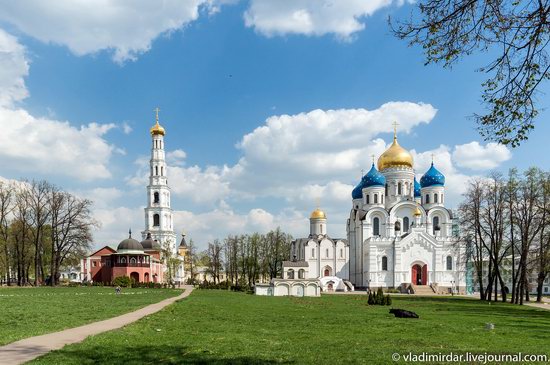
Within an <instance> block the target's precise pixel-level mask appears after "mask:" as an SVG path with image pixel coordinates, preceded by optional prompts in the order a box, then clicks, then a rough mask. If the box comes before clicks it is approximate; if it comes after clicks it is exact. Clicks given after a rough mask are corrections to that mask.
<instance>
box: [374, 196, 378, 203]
mask: <svg viewBox="0 0 550 365" xmlns="http://www.w3.org/2000/svg"><path fill="white" fill-rule="evenodd" d="M374 204H378V194H374Z"/></svg>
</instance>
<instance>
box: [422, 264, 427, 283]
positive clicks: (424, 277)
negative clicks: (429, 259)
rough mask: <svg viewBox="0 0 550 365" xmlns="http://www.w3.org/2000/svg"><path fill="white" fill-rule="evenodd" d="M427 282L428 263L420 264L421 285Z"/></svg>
mask: <svg viewBox="0 0 550 365" xmlns="http://www.w3.org/2000/svg"><path fill="white" fill-rule="evenodd" d="M427 283H428V265H424V266H422V285H426V284H427Z"/></svg>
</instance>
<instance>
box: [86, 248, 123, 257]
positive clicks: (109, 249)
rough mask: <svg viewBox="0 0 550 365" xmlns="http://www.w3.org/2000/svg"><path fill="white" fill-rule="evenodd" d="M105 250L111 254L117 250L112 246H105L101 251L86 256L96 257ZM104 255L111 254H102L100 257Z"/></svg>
mask: <svg viewBox="0 0 550 365" xmlns="http://www.w3.org/2000/svg"><path fill="white" fill-rule="evenodd" d="M103 250H108V251H111V253H115V252H116V250H115V249H113V248H112V247H111V246H103V247H101V248H100V249H99V250H97V251H94V252H93V253H91V254H89V255H88V256H86V257H91V256H96V255H97V254H98V253H99V252H101V251H103ZM103 255H110V254H101V255H99V256H103Z"/></svg>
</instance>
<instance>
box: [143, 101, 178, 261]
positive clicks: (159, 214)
mask: <svg viewBox="0 0 550 365" xmlns="http://www.w3.org/2000/svg"><path fill="white" fill-rule="evenodd" d="M159 111H160V109H159V108H156V109H155V112H156V123H155V125H154V126H153V127H152V128H151V139H152V146H151V160H150V161H149V168H150V169H149V185H147V207H146V208H145V230H144V231H143V232H142V236H143V238H144V239H145V237H146V236H147V233H148V232H150V233H151V236H152V238H153V239H154V240H157V241H158V242H159V244H160V246H161V247H162V248H164V247H165V246H166V244H169V245H170V247H171V248H172V251H173V252H174V253H177V249H176V233H175V232H174V220H173V212H172V208H171V207H170V187H169V186H168V179H167V177H166V159H165V154H164V135H165V134H166V133H165V130H164V128H163V127H162V126H161V125H160V124H159Z"/></svg>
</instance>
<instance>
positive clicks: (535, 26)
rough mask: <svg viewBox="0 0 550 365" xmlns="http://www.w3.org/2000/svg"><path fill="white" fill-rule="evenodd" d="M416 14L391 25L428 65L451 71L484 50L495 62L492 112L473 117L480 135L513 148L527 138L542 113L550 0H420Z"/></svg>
mask: <svg viewBox="0 0 550 365" xmlns="http://www.w3.org/2000/svg"><path fill="white" fill-rule="evenodd" d="M417 10H418V14H411V17H410V19H409V20H407V21H401V22H392V20H391V19H390V20H389V22H390V26H391V27H392V30H393V32H394V34H395V35H396V36H397V37H399V38H401V39H407V40H408V41H409V44H410V45H420V46H421V47H422V48H423V49H424V53H425V56H426V64H430V63H439V64H443V66H444V67H451V66H452V65H454V64H455V63H457V61H458V60H459V59H461V58H462V57H464V56H468V55H471V54H474V53H476V52H484V53H488V54H490V55H493V54H494V55H495V56H493V57H494V58H493V59H492V61H491V62H490V63H489V64H487V65H485V66H483V67H481V68H480V71H481V72H484V73H486V74H487V75H488V79H487V80H486V81H485V82H484V83H483V84H482V87H483V93H482V98H483V101H484V103H485V106H486V107H487V108H488V111H487V113H485V114H481V115H479V114H476V115H474V118H475V120H476V121H477V123H478V129H479V132H480V133H481V135H482V136H483V137H484V138H485V139H488V140H494V141H498V142H500V143H502V144H505V145H510V146H512V147H515V146H518V145H519V144H520V143H521V142H522V141H524V140H526V139H527V138H528V135H529V133H530V132H531V130H532V129H533V128H534V121H535V118H536V116H537V115H538V108H537V98H536V96H537V90H538V89H539V88H540V85H541V83H542V82H543V81H544V80H548V78H549V77H550V73H549V70H550V61H549V58H548V54H547V46H548V43H549V41H550V6H549V2H548V0H526V1H513V0H509V1H489V0H421V1H419V2H418V3H417Z"/></svg>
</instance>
